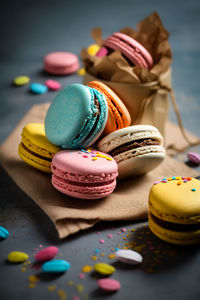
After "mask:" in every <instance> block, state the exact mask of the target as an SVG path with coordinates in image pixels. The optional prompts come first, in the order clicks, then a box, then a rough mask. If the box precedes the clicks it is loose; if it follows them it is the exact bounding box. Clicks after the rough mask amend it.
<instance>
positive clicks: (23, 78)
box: [14, 76, 30, 86]
mask: <svg viewBox="0 0 200 300" xmlns="http://www.w3.org/2000/svg"><path fill="white" fill-rule="evenodd" d="M29 81H30V78H29V77H28V76H18V77H15V79H14V84H15V85H17V86H21V85H25V84H27V83H29Z"/></svg>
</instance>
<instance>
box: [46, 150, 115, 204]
mask: <svg viewBox="0 0 200 300" xmlns="http://www.w3.org/2000/svg"><path fill="white" fill-rule="evenodd" d="M51 170H52V173H53V174H52V180H51V181H52V184H53V186H54V187H55V188H56V189H57V190H59V191H60V192H62V193H64V194H66V195H69V196H72V197H75V198H80V199H99V198H103V197H106V196H108V195H110V194H111V193H112V192H113V190H114V189H115V187H116V177H117V175H118V166H117V163H116V161H115V160H114V159H113V158H112V157H111V156H110V155H108V154H105V153H103V152H100V151H96V150H92V149H88V150H73V151H69V150H64V151H59V152H57V153H56V155H54V157H53V160H52V164H51Z"/></svg>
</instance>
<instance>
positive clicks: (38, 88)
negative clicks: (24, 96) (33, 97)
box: [30, 83, 48, 94]
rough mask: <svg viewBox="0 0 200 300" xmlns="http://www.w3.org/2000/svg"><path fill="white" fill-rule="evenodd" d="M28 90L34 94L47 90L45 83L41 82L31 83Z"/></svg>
mask: <svg viewBox="0 0 200 300" xmlns="http://www.w3.org/2000/svg"><path fill="white" fill-rule="evenodd" d="M30 90H31V92H32V93H34V94H44V93H46V92H47V90H48V88H47V86H46V85H44V84H41V83H32V84H31V85H30Z"/></svg>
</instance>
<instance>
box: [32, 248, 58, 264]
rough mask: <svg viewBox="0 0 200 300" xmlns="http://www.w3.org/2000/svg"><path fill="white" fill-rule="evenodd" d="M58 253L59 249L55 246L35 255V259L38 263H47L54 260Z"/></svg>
mask: <svg viewBox="0 0 200 300" xmlns="http://www.w3.org/2000/svg"><path fill="white" fill-rule="evenodd" d="M57 253H58V248H57V247H54V246H49V247H46V248H44V249H42V250H40V251H39V252H37V253H36V254H35V259H37V260H38V261H41V262H43V261H47V260H51V259H53V258H54V257H55V256H56V254H57Z"/></svg>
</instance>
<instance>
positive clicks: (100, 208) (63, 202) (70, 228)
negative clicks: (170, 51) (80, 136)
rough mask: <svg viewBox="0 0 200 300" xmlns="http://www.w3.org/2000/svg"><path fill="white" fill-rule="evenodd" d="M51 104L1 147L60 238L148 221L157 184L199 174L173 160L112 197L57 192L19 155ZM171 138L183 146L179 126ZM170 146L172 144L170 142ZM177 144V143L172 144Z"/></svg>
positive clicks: (4, 161)
mask: <svg viewBox="0 0 200 300" xmlns="http://www.w3.org/2000/svg"><path fill="white" fill-rule="evenodd" d="M48 106H49V104H47V103H46V104H40V105H35V106H33V107H32V108H31V109H30V111H29V112H28V113H27V114H26V115H25V116H24V118H23V119H22V120H21V122H20V123H19V124H18V125H17V126H16V128H15V129H14V130H13V132H12V133H11V135H10V136H9V137H8V138H7V139H6V141H5V142H4V143H3V145H2V146H1V147H0V163H1V165H2V166H3V168H4V169H5V170H6V171H7V173H8V174H9V175H10V177H11V178H12V179H13V180H14V181H15V182H16V184H17V185H18V186H19V187H20V188H21V189H22V190H23V191H24V192H25V193H26V194H27V195H28V196H29V197H30V198H32V199H33V200H34V201H35V202H36V203H37V204H38V205H39V206H40V207H41V209H43V211H44V212H45V213H46V214H47V215H48V216H49V218H50V219H51V220H52V222H53V223H54V225H55V226H56V228H57V231H58V235H59V237H60V238H64V237H66V236H68V235H69V234H72V233H75V232H78V231H79V230H83V229H86V228H89V227H91V226H93V225H94V224H95V223H96V222H98V221H100V220H104V221H113V220H132V221H133V220H136V219H143V218H146V217H147V210H148V206H147V200H148V193H149V189H150V187H151V185H152V183H153V182H154V181H157V180H159V179H161V178H163V177H171V176H176V175H183V176H196V175H197V172H195V171H194V170H192V169H190V168H188V167H187V166H186V165H184V164H183V163H181V162H178V161H176V160H174V159H172V158H170V157H167V158H166V160H165V161H164V162H163V163H162V164H161V165H160V166H159V167H158V168H156V169H155V170H153V171H152V172H150V173H148V174H147V175H144V176H140V177H136V178H131V179H129V180H125V181H121V182H120V181H119V182H118V184H117V188H116V189H115V191H114V192H113V194H111V195H110V196H109V197H106V198H104V199H99V200H80V199H75V198H72V197H69V196H66V195H64V194H62V193H60V192H58V191H57V190H55V189H54V188H53V186H52V184H51V175H50V174H46V173H43V172H41V171H39V170H37V169H34V168H32V167H31V166H29V165H27V164H26V163H25V162H24V161H22V160H21V159H20V158H19V157H18V154H17V150H18V145H19V143H20V141H21V132H22V129H23V127H24V126H25V125H26V124H28V123H32V122H36V123H43V122H44V118H45V114H46V111H47V109H48ZM167 133H168V135H169V136H170V137H172V136H174V135H175V136H176V142H177V143H178V145H180V146H182V144H183V142H184V141H183V139H182V137H181V135H180V132H179V129H178V128H177V126H175V125H174V126H173V125H171V124H169V127H168V124H167ZM167 142H168V141H167ZM169 142H170V144H171V143H173V139H172V140H170V141H169Z"/></svg>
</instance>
